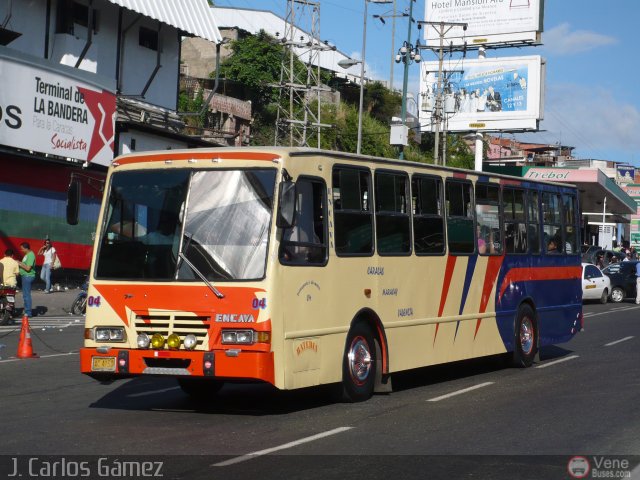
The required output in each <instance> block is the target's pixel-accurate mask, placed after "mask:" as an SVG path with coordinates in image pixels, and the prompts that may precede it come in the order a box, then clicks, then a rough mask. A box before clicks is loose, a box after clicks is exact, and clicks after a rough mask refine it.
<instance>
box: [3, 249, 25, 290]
mask: <svg viewBox="0 0 640 480" xmlns="http://www.w3.org/2000/svg"><path fill="white" fill-rule="evenodd" d="M0 263H1V264H2V266H3V271H2V283H3V284H4V285H6V286H7V287H15V286H16V285H17V284H18V280H17V276H18V275H20V266H19V265H18V262H17V261H16V260H14V259H13V249H11V248H7V249H6V250H5V252H4V258H3V259H2V260H0Z"/></svg>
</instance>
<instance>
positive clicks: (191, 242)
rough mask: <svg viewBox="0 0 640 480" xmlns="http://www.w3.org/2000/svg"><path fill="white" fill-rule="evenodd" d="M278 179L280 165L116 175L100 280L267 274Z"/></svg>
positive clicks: (229, 277)
mask: <svg viewBox="0 0 640 480" xmlns="http://www.w3.org/2000/svg"><path fill="white" fill-rule="evenodd" d="M275 178H276V170H274V169H251V170H249V169H246V170H200V171H193V170H175V169H171V170H146V171H135V172H118V173H115V174H114V175H113V176H112V180H111V190H110V195H109V202H108V205H107V209H106V216H105V224H104V230H103V232H102V238H101V241H100V247H99V252H98V258H97V266H96V277H97V278H104V279H111V280H141V279H149V280H178V281H180V280H183V281H193V280H200V276H199V275H198V274H197V273H196V271H194V270H197V271H198V273H201V274H202V275H203V276H204V277H205V278H206V279H207V280H210V281H224V280H227V281H230V280H256V279H260V278H263V277H264V273H265V265H266V258H267V245H268V235H269V225H270V223H271V214H272V209H273V196H274V190H275ZM180 253H182V255H184V257H185V258H186V259H187V260H188V262H185V261H183V260H182V258H180V257H181V255H180ZM189 264H190V265H189Z"/></svg>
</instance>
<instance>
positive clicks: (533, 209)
mask: <svg viewBox="0 0 640 480" xmlns="http://www.w3.org/2000/svg"><path fill="white" fill-rule="evenodd" d="M527 196H528V202H529V203H528V208H529V210H528V211H529V215H528V218H527V221H528V232H529V247H530V248H531V253H532V254H534V255H539V254H540V208H539V206H538V192H535V191H533V190H529V191H528V192H527Z"/></svg>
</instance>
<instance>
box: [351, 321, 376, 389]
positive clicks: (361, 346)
mask: <svg viewBox="0 0 640 480" xmlns="http://www.w3.org/2000/svg"><path fill="white" fill-rule="evenodd" d="M374 342H375V340H374V338H373V334H372V333H371V329H370V328H369V327H368V326H367V325H366V324H365V323H363V322H358V323H356V324H355V325H354V326H353V327H351V330H350V331H349V335H347V344H346V348H345V352H344V358H343V361H342V390H343V393H342V398H343V400H344V401H347V402H363V401H365V400H368V399H369V398H371V395H373V387H374V385H375V380H376V363H377V362H376V347H375V343H374Z"/></svg>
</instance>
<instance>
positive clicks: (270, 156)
mask: <svg viewBox="0 0 640 480" xmlns="http://www.w3.org/2000/svg"><path fill="white" fill-rule="evenodd" d="M215 158H220V159H222V160H260V161H266V162H271V161H273V160H276V159H278V158H280V156H279V155H276V154H274V153H262V152H212V151H208V152H206V153H205V152H199V151H196V150H194V151H193V153H191V152H183V153H177V152H176V153H161V154H154V155H140V156H133V157H125V158H117V159H116V160H115V161H114V162H115V163H117V164H119V165H128V164H132V163H145V162H164V161H166V160H191V159H194V160H212V159H215Z"/></svg>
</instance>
